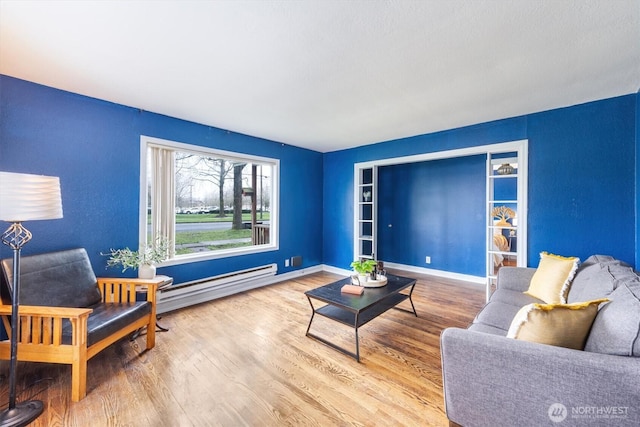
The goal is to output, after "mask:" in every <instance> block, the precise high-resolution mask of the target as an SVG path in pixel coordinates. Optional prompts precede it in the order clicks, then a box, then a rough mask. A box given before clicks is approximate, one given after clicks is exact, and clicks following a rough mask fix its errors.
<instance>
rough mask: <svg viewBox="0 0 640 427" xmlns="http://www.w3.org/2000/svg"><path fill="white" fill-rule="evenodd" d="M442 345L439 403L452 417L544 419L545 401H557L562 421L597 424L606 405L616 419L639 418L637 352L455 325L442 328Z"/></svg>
mask: <svg viewBox="0 0 640 427" xmlns="http://www.w3.org/2000/svg"><path fill="white" fill-rule="evenodd" d="M441 352H442V374H443V388H444V396H445V406H446V411H447V416H448V418H449V420H451V421H453V422H455V423H458V424H461V425H464V426H469V427H470V426H496V425H550V424H553V423H551V422H550V421H551V419H550V414H549V412H550V408H551V407H552V405H554V404H562V405H564V407H565V408H566V411H565V416H566V419H565V420H564V421H563V422H562V425H563V426H574V425H589V424H591V425H600V424H602V422H603V418H602V417H604V416H606V415H609V414H612V413H613V412H615V413H616V416H617V417H619V418H616V419H615V420H614V421H615V424H616V425H638V424H640V408H639V407H638V402H639V401H640V387H638V384H640V358H637V357H625V356H611V355H605V354H598V353H589V352H584V351H579V350H571V349H566V348H562V347H554V346H549V345H543V344H537V343H531V342H526V341H519V340H514V339H510V338H506V337H502V336H498V335H491V334H486V333H482V332H476V331H471V330H466V329H458V328H448V329H445V330H444V331H443V333H442V336H441ZM557 407H558V406H557V405H556V406H555V407H554V408H556V409H557ZM560 408H562V407H560ZM552 411H553V409H552ZM603 411H604V412H603ZM612 411H613V412H612ZM587 413H590V415H591V417H590V418H585V414H587ZM605 413H606V414H605ZM556 415H561V414H560V412H556ZM598 417H600V418H598ZM556 421H557V420H556ZM610 421H611V420H609V419H605V420H604V422H610Z"/></svg>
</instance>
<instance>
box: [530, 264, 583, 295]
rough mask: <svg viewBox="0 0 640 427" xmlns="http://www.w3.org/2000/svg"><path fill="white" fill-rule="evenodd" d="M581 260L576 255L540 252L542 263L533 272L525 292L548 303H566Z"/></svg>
mask: <svg viewBox="0 0 640 427" xmlns="http://www.w3.org/2000/svg"><path fill="white" fill-rule="evenodd" d="M579 262H580V259H579V258H576V257H563V256H559V255H553V254H550V253H547V252H540V264H538V269H537V270H536V272H535V273H533V277H532V278H531V282H530V283H529V290H527V291H526V292H525V294H527V295H530V296H532V297H534V298H538V299H541V300H542V301H544V302H546V303H547V304H564V303H566V302H567V295H568V294H569V287H570V286H571V281H572V280H573V276H574V275H575V274H576V270H577V269H578V263H579Z"/></svg>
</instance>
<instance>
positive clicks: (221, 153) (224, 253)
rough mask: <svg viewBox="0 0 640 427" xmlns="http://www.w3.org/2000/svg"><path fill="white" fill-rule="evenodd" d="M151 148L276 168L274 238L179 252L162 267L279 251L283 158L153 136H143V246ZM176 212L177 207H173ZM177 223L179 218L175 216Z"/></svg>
mask: <svg viewBox="0 0 640 427" xmlns="http://www.w3.org/2000/svg"><path fill="white" fill-rule="evenodd" d="M149 147H162V148H168V149H172V150H176V151H187V152H193V153H198V154H202V155H206V156H211V157H224V158H225V159H230V160H234V159H235V160H238V161H246V162H247V163H254V164H255V163H257V164H269V165H271V167H272V178H271V179H272V190H271V197H272V200H271V202H270V205H269V209H270V211H269V221H270V227H271V239H270V241H269V243H268V244H265V245H253V246H245V247H241V248H233V249H221V250H217V251H206V252H198V253H192V254H184V255H175V256H174V257H172V258H170V259H168V260H166V261H163V262H162V263H161V264H160V266H170V265H179V264H185V263H190V262H197V261H205V260H211V259H220V258H228V257H233V256H238V255H247V254H254V253H260V252H268V251H276V250H278V249H279V241H280V238H279V236H280V233H279V229H280V227H279V217H280V215H279V211H280V160H279V159H273V158H269V157H261V156H254V155H250V154H244V153H236V152H231V151H225V150H218V149H214V148H209V147H204V146H201V145H195V144H187V143H183V142H176V141H170V140H166V139H161V138H156V137H152V136H146V135H141V136H140V202H139V208H138V209H139V223H138V230H139V242H140V246H141V247H142V246H143V245H145V244H146V241H147V200H148V194H147V193H148V192H147V172H148V171H147V153H148V148H149ZM170 211H171V212H173V209H171V210H170ZM172 222H173V223H174V224H175V218H173V219H172Z"/></svg>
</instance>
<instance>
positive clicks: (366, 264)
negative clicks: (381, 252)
mask: <svg viewBox="0 0 640 427" xmlns="http://www.w3.org/2000/svg"><path fill="white" fill-rule="evenodd" d="M377 265H378V263H377V262H376V261H375V260H373V259H365V258H362V259H359V260H355V261H353V262H352V263H351V268H353V270H354V271H355V272H356V273H358V276H357V281H358V284H360V285H361V286H364V284H365V283H367V281H368V280H369V275H370V274H371V272H372V271H375V268H376V266H377Z"/></svg>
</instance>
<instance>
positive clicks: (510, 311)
mask: <svg viewBox="0 0 640 427" xmlns="http://www.w3.org/2000/svg"><path fill="white" fill-rule="evenodd" d="M518 310H520V306H518V305H513V304H508V303H504V302H500V301H493V300H490V301H489V302H488V303H487V304H486V305H485V306H484V307H483V308H482V310H480V312H479V313H478V315H477V316H476V318H475V320H474V321H473V323H481V324H484V325H487V326H492V327H494V328H498V329H503V330H505V331H507V330H508V329H509V325H511V321H512V320H513V316H515V315H516V313H517V312H518Z"/></svg>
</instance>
